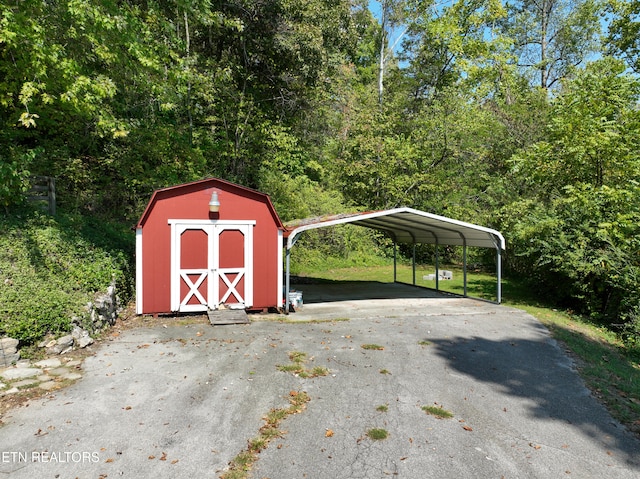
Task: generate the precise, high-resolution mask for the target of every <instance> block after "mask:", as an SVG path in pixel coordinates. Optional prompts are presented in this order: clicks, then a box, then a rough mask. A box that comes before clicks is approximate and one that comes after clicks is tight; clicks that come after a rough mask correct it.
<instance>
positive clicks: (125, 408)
mask: <svg viewBox="0 0 640 479" xmlns="http://www.w3.org/2000/svg"><path fill="white" fill-rule="evenodd" d="M122 409H124V410H125V411H128V410H129V409H131V406H125V407H123V408H122Z"/></svg>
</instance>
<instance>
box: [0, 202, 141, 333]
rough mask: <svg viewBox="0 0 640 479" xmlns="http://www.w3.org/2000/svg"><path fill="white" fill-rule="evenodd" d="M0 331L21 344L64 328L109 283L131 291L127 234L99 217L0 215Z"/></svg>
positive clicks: (123, 294) (67, 328) (127, 292)
mask: <svg viewBox="0 0 640 479" xmlns="http://www.w3.org/2000/svg"><path fill="white" fill-rule="evenodd" d="M0 231H2V233H1V234H0V304H1V305H2V306H1V307H0V334H6V335H8V336H11V337H14V338H16V339H19V340H20V341H22V342H23V343H25V344H30V343H34V342H36V341H38V340H39V339H41V338H42V337H44V336H45V335H46V334H48V333H51V334H54V335H59V334H62V333H65V332H69V331H70V329H71V325H72V322H71V321H72V318H73V317H74V316H75V317H78V318H80V319H82V318H83V316H84V315H86V311H85V310H84V306H85V305H86V304H87V302H89V301H91V299H92V298H93V296H94V295H95V294H96V293H99V292H105V291H106V289H107V287H108V286H109V285H110V284H111V283H112V282H113V281H115V282H116V283H117V286H118V292H119V294H120V297H121V299H122V300H125V301H126V300H127V299H128V298H129V297H130V296H131V294H132V285H131V278H132V276H133V274H132V271H131V270H130V264H131V255H132V251H131V250H132V238H131V237H130V236H131V235H130V233H125V232H124V231H123V230H122V229H121V228H114V227H113V226H111V225H110V224H109V223H106V222H104V221H97V220H91V219H87V218H82V217H79V216H74V215H65V214H60V215H59V217H58V218H56V219H53V218H51V217H48V216H44V215H41V214H39V213H28V212H24V213H23V214H22V215H20V216H17V215H16V216H10V217H4V218H0Z"/></svg>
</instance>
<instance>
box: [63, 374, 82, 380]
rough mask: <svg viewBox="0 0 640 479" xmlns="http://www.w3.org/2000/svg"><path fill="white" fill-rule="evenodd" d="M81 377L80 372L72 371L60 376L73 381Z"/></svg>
mask: <svg viewBox="0 0 640 479" xmlns="http://www.w3.org/2000/svg"><path fill="white" fill-rule="evenodd" d="M81 377H82V374H80V373H73V372H69V373H66V374H63V375H62V376H61V378H62V379H68V380H70V381H75V380H76V379H80V378H81Z"/></svg>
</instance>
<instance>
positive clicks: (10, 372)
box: [0, 368, 42, 381]
mask: <svg viewBox="0 0 640 479" xmlns="http://www.w3.org/2000/svg"><path fill="white" fill-rule="evenodd" d="M40 374H42V369H37V368H10V369H5V370H4V371H2V372H1V373H0V377H2V379H4V380H5V381H13V380H15V379H26V378H32V377H34V376H39V375H40Z"/></svg>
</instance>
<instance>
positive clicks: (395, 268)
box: [393, 239, 398, 283]
mask: <svg viewBox="0 0 640 479" xmlns="http://www.w3.org/2000/svg"><path fill="white" fill-rule="evenodd" d="M397 257H398V252H397V243H396V240H395V239H394V240H393V282H394V283H395V282H396V281H398V271H397V266H396V261H397Z"/></svg>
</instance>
